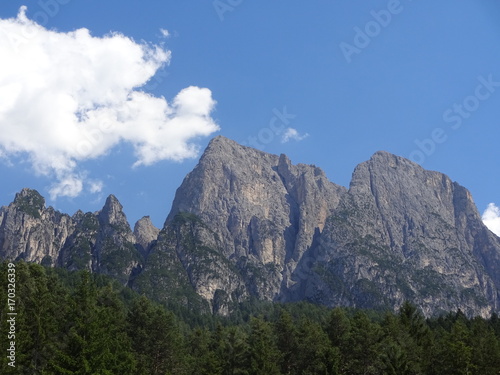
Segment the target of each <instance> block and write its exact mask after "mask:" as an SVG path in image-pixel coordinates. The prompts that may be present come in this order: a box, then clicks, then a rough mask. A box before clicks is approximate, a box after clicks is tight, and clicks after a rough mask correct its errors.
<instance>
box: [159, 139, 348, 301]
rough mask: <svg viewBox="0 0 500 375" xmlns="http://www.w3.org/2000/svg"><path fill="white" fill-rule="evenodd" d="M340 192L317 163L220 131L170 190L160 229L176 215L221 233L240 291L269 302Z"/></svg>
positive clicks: (287, 276)
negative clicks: (171, 198) (291, 157)
mask: <svg viewBox="0 0 500 375" xmlns="http://www.w3.org/2000/svg"><path fill="white" fill-rule="evenodd" d="M344 192H345V188H343V187H340V186H338V185H335V184H334V183H332V182H330V181H328V179H327V178H326V176H325V174H324V173H323V171H321V169H319V168H317V167H314V166H308V165H303V164H299V165H297V166H294V165H292V164H291V162H290V160H288V158H287V157H286V156H285V155H281V156H277V155H271V154H268V153H264V152H261V151H258V150H255V149H252V148H249V147H244V146H241V145H239V144H237V143H236V142H234V141H231V140H229V139H227V138H224V137H221V136H219V137H216V138H214V139H213V140H212V141H211V142H210V144H209V146H208V147H207V149H206V151H205V153H204V154H203V156H202V157H201V159H200V162H199V164H198V165H197V166H196V167H195V169H194V170H193V171H192V172H191V173H189V174H188V176H187V177H186V178H185V180H184V182H183V183H182V185H181V187H180V188H179V189H178V190H177V194H176V196H175V199H174V202H173V205H172V210H171V212H170V215H169V216H168V218H167V221H166V226H168V225H169V224H170V223H171V222H172V220H173V218H174V216H175V215H176V214H178V213H179V212H188V213H191V214H195V215H197V216H198V217H199V218H200V219H201V220H202V222H204V223H205V224H206V225H207V226H208V227H209V228H210V229H211V230H212V231H213V232H214V233H216V234H217V235H218V236H219V237H220V239H221V246H222V252H223V254H224V256H225V257H226V259H227V260H229V261H230V262H231V263H232V264H233V265H234V266H236V267H237V268H238V269H239V270H240V272H241V273H242V276H243V278H244V280H245V282H246V289H247V291H248V292H249V293H251V294H254V295H256V296H257V297H259V298H262V299H268V300H273V299H276V298H278V297H279V296H280V295H281V292H282V290H283V288H286V287H287V286H288V284H290V283H292V281H291V280H290V275H291V273H292V272H293V270H294V268H295V265H296V264H297V262H298V261H299V259H300V258H301V256H302V254H303V253H304V251H306V250H307V248H308V247H309V246H310V245H311V243H312V239H313V236H314V234H315V233H316V232H319V231H320V230H321V229H322V228H323V226H324V224H325V221H326V218H327V217H328V216H330V215H331V214H332V212H333V209H334V208H335V207H336V206H337V204H338V202H339V200H340V197H341V195H342V194H343V193H344Z"/></svg>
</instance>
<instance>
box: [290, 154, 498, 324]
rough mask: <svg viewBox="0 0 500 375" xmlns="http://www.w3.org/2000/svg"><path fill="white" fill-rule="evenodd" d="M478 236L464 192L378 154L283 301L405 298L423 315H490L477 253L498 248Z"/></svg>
mask: <svg viewBox="0 0 500 375" xmlns="http://www.w3.org/2000/svg"><path fill="white" fill-rule="evenodd" d="M486 232H489V231H488V230H487V229H486V228H485V227H484V225H483V223H482V222H481V219H480V217H479V215H478V213H477V209H476V208H475V205H474V202H473V201H472V197H471V195H470V193H469V192H468V191H467V190H466V189H465V188H463V187H462V186H460V185H459V184H457V183H454V182H452V181H451V180H450V179H449V178H448V177H447V176H445V175H443V174H442V173H438V172H432V171H427V170H424V169H423V168H421V167H420V166H418V165H417V164H415V163H412V162H411V161H409V160H406V159H403V158H400V157H397V156H394V155H391V154H389V153H386V152H378V153H376V154H374V155H373V157H372V158H371V159H370V160H369V161H368V162H365V163H362V164H360V165H359V166H358V167H357V168H356V170H355V171H354V174H353V177H352V182H351V185H350V188H349V191H348V193H347V194H346V195H344V196H343V197H342V199H341V202H340V204H339V206H338V207H337V209H336V210H335V212H334V214H333V215H332V216H331V217H330V218H329V219H328V221H327V223H326V225H325V228H324V231H323V232H322V234H321V236H320V237H319V238H318V243H317V245H316V246H315V247H314V248H313V249H311V252H310V254H308V256H307V259H304V260H303V265H301V267H300V268H299V270H298V271H297V272H296V275H297V277H298V278H299V280H300V282H299V283H298V284H299V285H298V286H297V288H296V289H295V290H294V293H292V294H294V295H295V299H303V298H307V299H309V300H312V301H315V302H318V303H323V304H327V305H331V306H333V305H348V306H357V307H384V306H392V307H397V306H400V305H401V304H402V303H403V301H404V300H410V301H413V302H414V303H416V304H418V306H420V307H421V308H422V309H423V311H424V312H425V313H426V314H427V315H431V314H433V313H436V312H439V311H450V310H455V309H458V308H460V309H461V310H462V311H464V312H466V313H468V314H480V315H483V316H485V315H489V314H490V313H491V310H492V308H493V309H495V310H498V308H499V298H498V297H499V296H498V290H499V287H500V284H498V282H497V281H495V279H496V278H497V277H496V275H493V274H491V271H490V270H488V269H487V267H488V266H487V263H488V262H485V261H484V260H485V257H484V256H482V255H481V254H483V253H484V251H485V249H488V248H489V249H490V251H491V252H492V253H494V254H499V252H500V242H499V241H498V238H494V237H495V236H494V235H492V234H487V233H486ZM484 242H487V243H488V246H484ZM478 243H481V245H480V246H478ZM497 259H498V258H497ZM496 264H498V261H497V262H496Z"/></svg>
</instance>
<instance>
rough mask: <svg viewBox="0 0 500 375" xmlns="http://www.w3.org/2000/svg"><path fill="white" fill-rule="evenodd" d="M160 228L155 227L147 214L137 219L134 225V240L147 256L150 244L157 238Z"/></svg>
mask: <svg viewBox="0 0 500 375" xmlns="http://www.w3.org/2000/svg"><path fill="white" fill-rule="evenodd" d="M159 233H160V229H158V228H156V227H155V226H154V225H153V223H152V222H151V218H150V217H149V216H144V217H143V218H141V219H140V220H138V221H137V222H136V223H135V225H134V236H135V242H136V243H137V246H138V247H139V251H140V252H141V253H142V254H143V255H144V256H147V254H148V252H149V250H150V248H151V245H152V244H153V242H154V241H155V240H156V239H157V238H158V234H159Z"/></svg>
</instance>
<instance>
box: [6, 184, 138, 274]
mask: <svg viewBox="0 0 500 375" xmlns="http://www.w3.org/2000/svg"><path fill="white" fill-rule="evenodd" d="M122 209H123V207H122V205H121V204H120V202H118V200H117V199H116V197H114V196H113V195H111V196H109V197H108V199H107V200H106V203H105V205H104V207H103V209H102V210H101V211H99V212H97V213H91V212H87V213H83V212H81V211H78V212H77V213H75V215H73V216H72V217H70V216H68V215H66V214H61V213H60V212H57V211H55V210H54V209H53V208H52V207H48V208H46V207H45V200H44V199H43V197H42V196H41V195H40V194H39V193H38V192H37V191H35V190H30V189H23V190H22V191H21V192H20V193H18V194H17V195H16V198H15V199H14V202H12V203H11V204H10V205H9V206H8V207H2V208H1V209H0V257H1V258H2V259H9V260H20V259H24V260H25V261H27V262H36V263H41V264H44V265H48V266H60V267H66V268H68V269H70V270H79V269H88V270H90V271H92V272H99V273H103V274H108V275H110V276H113V277H115V278H117V279H118V280H120V282H122V283H123V284H127V283H128V282H129V280H130V278H131V276H132V275H133V274H134V271H136V270H137V269H139V268H140V264H141V262H142V261H143V260H142V256H141V254H140V252H139V250H138V248H137V246H136V243H137V242H138V241H136V239H135V236H134V235H133V233H132V231H131V229H130V226H129V223H128V221H127V218H126V216H125V214H124V213H123V210H122Z"/></svg>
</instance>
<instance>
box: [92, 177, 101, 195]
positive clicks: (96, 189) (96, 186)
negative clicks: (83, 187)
mask: <svg viewBox="0 0 500 375" xmlns="http://www.w3.org/2000/svg"><path fill="white" fill-rule="evenodd" d="M89 184H90V186H89V190H90V192H91V193H92V194H95V193H100V192H101V191H102V189H103V187H104V183H103V182H102V181H99V180H94V181H90V182H89Z"/></svg>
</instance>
